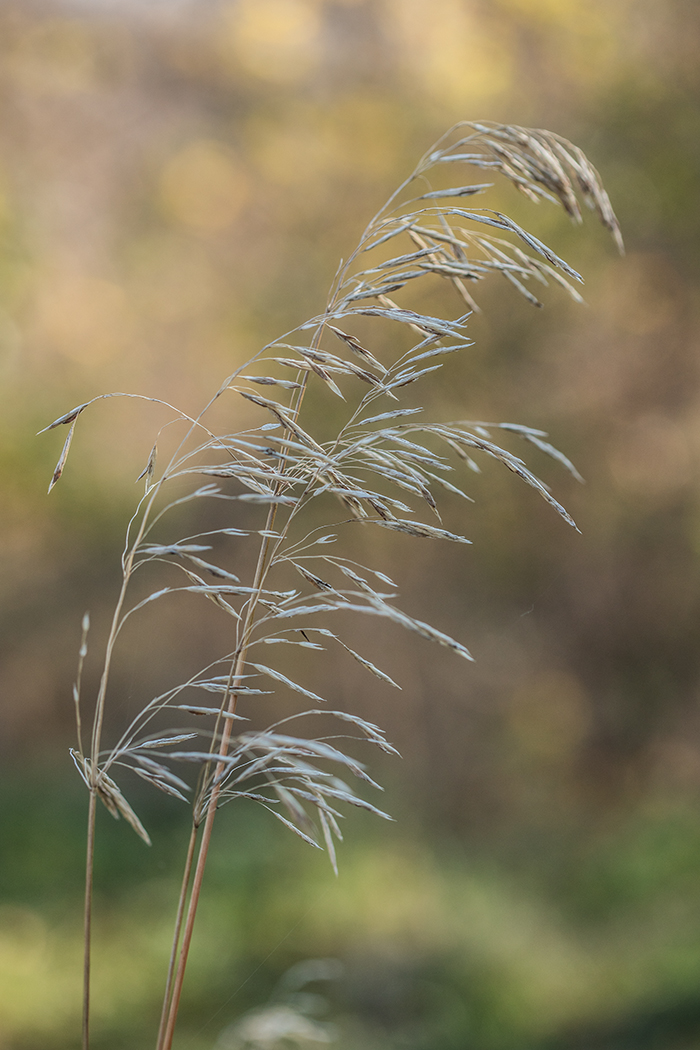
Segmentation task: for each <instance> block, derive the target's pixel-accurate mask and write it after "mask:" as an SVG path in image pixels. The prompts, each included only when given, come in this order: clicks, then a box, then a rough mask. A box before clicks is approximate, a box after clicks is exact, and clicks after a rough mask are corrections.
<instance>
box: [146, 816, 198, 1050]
mask: <svg viewBox="0 0 700 1050" xmlns="http://www.w3.org/2000/svg"><path fill="white" fill-rule="evenodd" d="M197 831H198V828H197V826H196V824H195V823H194V822H193V823H192V831H191V833H190V841H189V844H188V847H187V858H186V860H185V870H184V872H183V875H182V886H181V888H180V897H179V900H178V902H177V916H176V918H175V930H174V933H173V945H172V948H171V950H170V961H169V963H168V976H167V978H166V981H165V994H164V996H163V1009H162V1011H161V1015H160V1026H159V1028H158V1039H157V1041H156V1050H161V1046H162V1045H163V1036H164V1034H165V1025H166V1022H167V1018H168V1007H169V1006H170V995H171V992H172V987H173V976H174V974H175V963H176V960H177V949H178V947H179V945H180V936H181V934H182V920H183V918H184V915H185V906H186V904H187V890H188V889H189V885H190V878H191V876H192V864H193V861H194V851H195V846H196V845H197Z"/></svg>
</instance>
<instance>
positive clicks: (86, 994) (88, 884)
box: [82, 790, 97, 1050]
mask: <svg viewBox="0 0 700 1050" xmlns="http://www.w3.org/2000/svg"><path fill="white" fill-rule="evenodd" d="M96 804H97V792H96V791H92V790H91V791H90V805H89V808H88V829H87V850H86V857H85V912H84V938H85V942H84V946H83V1043H82V1046H83V1050H89V1047H90V955H91V947H92V876H93V870H94V866H95V810H96Z"/></svg>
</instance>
